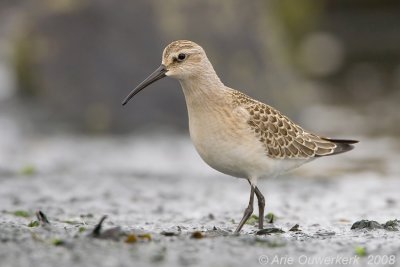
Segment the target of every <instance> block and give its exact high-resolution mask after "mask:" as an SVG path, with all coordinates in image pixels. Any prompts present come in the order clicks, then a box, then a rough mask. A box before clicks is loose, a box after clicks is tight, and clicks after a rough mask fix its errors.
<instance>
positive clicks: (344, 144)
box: [324, 138, 359, 155]
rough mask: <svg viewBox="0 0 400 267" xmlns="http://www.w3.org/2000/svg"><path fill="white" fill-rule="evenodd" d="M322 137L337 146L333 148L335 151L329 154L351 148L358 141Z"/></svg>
mask: <svg viewBox="0 0 400 267" xmlns="http://www.w3.org/2000/svg"><path fill="white" fill-rule="evenodd" d="M324 139H325V140H328V141H330V142H333V143H335V144H336V146H337V147H336V148H335V151H334V152H333V153H332V154H331V155H335V154H340V153H344V152H347V151H350V150H353V149H354V146H353V144H357V143H358V142H359V141H357V140H349V139H330V138H324Z"/></svg>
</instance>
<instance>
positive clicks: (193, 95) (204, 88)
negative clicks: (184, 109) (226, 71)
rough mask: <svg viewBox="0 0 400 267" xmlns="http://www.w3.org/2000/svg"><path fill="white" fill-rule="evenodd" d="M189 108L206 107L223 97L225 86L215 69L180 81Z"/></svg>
mask: <svg viewBox="0 0 400 267" xmlns="http://www.w3.org/2000/svg"><path fill="white" fill-rule="evenodd" d="M179 82H180V83H181V86H182V90H183V93H184V95H185V99H186V103H187V105H188V107H189V106H191V105H192V106H197V105H204V104H205V103H206V102H214V101H218V99H219V98H221V97H223V94H224V92H225V85H224V84H223V83H222V82H221V80H220V79H219V77H218V75H217V74H216V73H215V71H214V70H213V69H211V70H209V71H207V72H203V73H202V74H201V75H196V76H192V77H189V78H187V79H182V80H180V81H179Z"/></svg>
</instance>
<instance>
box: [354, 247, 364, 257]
mask: <svg viewBox="0 0 400 267" xmlns="http://www.w3.org/2000/svg"><path fill="white" fill-rule="evenodd" d="M354 250H355V253H356V255H357V256H360V257H365V256H367V250H366V248H365V247H362V246H357V247H356V248H355V249H354Z"/></svg>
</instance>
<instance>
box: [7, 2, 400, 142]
mask: <svg viewBox="0 0 400 267" xmlns="http://www.w3.org/2000/svg"><path fill="white" fill-rule="evenodd" d="M399 25H400V2H399V1H395V0H352V1H349V0H301V1H299V0H264V1H231V0H221V1H213V0H194V1H184V0H171V1H159V0H135V1H128V0H116V1H108V0H1V1H0V112H1V113H3V114H11V115H12V116H13V118H18V119H20V120H22V121H24V122H25V123H26V125H30V126H31V127H33V128H35V129H36V128H39V129H41V130H44V131H47V130H50V131H54V130H60V129H61V130H69V131H78V132H84V133H127V132H135V131H136V132H138V131H139V132H140V131H146V130H154V129H159V127H170V128H171V129H175V130H177V131H179V130H186V128H187V119H186V117H187V115H186V105H185V102H184V98H183V94H182V92H181V91H180V86H179V83H178V82H176V81H174V80H172V79H164V80H162V81H160V82H158V83H156V84H154V85H152V86H151V88H149V89H147V90H145V91H143V92H142V93H141V94H140V95H138V96H137V97H136V98H135V99H134V100H133V101H132V102H130V103H129V105H127V106H126V107H122V106H121V104H120V103H121V100H122V99H123V98H124V97H125V96H126V95H127V94H128V93H129V92H130V90H131V89H133V88H134V87H135V86H136V85H137V84H138V83H139V82H141V81H142V80H143V79H144V78H145V77H147V75H148V74H150V73H151V72H152V71H153V70H154V69H155V68H156V67H157V66H159V64H160V61H161V54H162V50H163V48H164V47H165V46H166V45H167V44H169V43H170V42H171V41H174V40H176V39H189V40H192V41H195V42H197V43H198V44H200V45H201V46H203V47H204V49H205V50H206V52H207V54H208V57H209V58H210V60H211V62H212V63H213V64H214V67H215V69H216V71H217V73H218V74H219V75H220V77H221V79H222V80H223V81H224V83H225V84H226V85H228V86H230V87H232V88H235V89H238V90H241V91H243V92H245V93H247V94H249V95H250V96H252V97H255V98H257V99H259V100H261V101H263V102H266V103H268V104H270V105H272V106H275V107H276V108H278V109H280V110H281V111H282V112H283V113H285V114H288V115H289V117H291V118H293V119H294V120H295V121H296V122H299V123H303V124H304V125H305V126H306V128H308V129H310V130H314V131H319V132H321V133H324V134H338V133H339V134H342V135H343V136H348V135H374V136H376V135H398V134H400V126H399V123H398V122H399V121H400V112H399V104H400V28H399Z"/></svg>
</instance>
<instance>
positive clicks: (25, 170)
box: [20, 165, 36, 175]
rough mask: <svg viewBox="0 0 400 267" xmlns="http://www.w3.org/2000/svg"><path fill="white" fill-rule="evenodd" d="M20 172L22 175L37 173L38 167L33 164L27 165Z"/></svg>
mask: <svg viewBox="0 0 400 267" xmlns="http://www.w3.org/2000/svg"><path fill="white" fill-rule="evenodd" d="M20 173H21V174H22V175H34V174H35V173H36V168H35V166H33V165H26V166H24V167H22V169H21V171H20Z"/></svg>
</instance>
